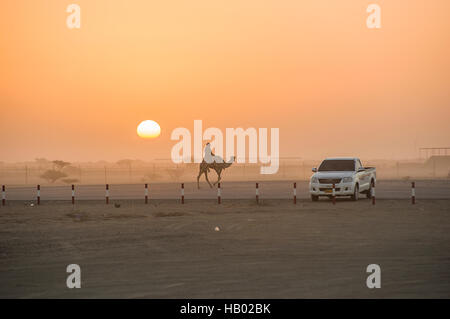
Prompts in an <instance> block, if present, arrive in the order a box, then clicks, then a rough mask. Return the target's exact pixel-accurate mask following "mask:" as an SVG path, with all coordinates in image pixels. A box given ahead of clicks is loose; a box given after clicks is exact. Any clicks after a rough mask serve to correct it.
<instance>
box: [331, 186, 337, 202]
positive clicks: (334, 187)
mask: <svg viewBox="0 0 450 319" xmlns="http://www.w3.org/2000/svg"><path fill="white" fill-rule="evenodd" d="M332 201H333V205H336V185H335V184H333V193H332Z"/></svg>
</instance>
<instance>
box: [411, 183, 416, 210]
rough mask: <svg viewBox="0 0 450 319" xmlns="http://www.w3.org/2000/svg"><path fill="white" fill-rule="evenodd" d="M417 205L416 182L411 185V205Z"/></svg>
mask: <svg viewBox="0 0 450 319" xmlns="http://www.w3.org/2000/svg"><path fill="white" fill-rule="evenodd" d="M415 203H416V182H412V183H411V204H413V205H414V204H415Z"/></svg>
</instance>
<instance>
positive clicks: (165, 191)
mask: <svg viewBox="0 0 450 319" xmlns="http://www.w3.org/2000/svg"><path fill="white" fill-rule="evenodd" d="M201 186H202V188H201V189H200V190H198V189H197V185H196V184H195V183H185V198H186V199H213V198H216V197H217V190H216V189H210V188H209V186H208V185H207V184H206V183H202V184H201ZM259 192H260V198H262V199H263V198H270V199H274V198H280V199H281V198H292V183H291V182H288V181H270V182H269V181H267V182H263V183H259ZM6 193H7V194H6V196H7V200H34V199H36V187H14V186H11V187H8V186H7V192H6ZM376 195H377V198H378V199H384V198H386V199H395V198H409V197H410V196H411V183H410V182H408V181H391V180H389V181H383V180H381V181H378V182H377V189H376ZM75 196H76V199H77V200H94V199H102V198H104V197H105V185H77V186H76V194H75ZM254 196H255V183H253V182H224V183H222V198H224V199H227V198H228V199H245V198H253V197H254ZM143 197H144V185H143V184H140V185H137V184H122V185H110V199H111V200H114V199H139V198H143ZM149 197H150V199H151V198H155V199H177V198H180V183H156V184H149ZM297 197H298V198H309V193H308V182H306V181H301V182H297ZM416 197H417V199H420V198H423V199H450V180H435V181H418V182H416ZM70 198H71V187H70V186H45V185H43V186H41V200H70Z"/></svg>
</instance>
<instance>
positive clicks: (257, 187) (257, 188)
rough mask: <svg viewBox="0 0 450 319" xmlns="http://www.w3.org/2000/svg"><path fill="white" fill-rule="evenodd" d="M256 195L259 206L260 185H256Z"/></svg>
mask: <svg viewBox="0 0 450 319" xmlns="http://www.w3.org/2000/svg"><path fill="white" fill-rule="evenodd" d="M255 193H256V204H258V203H259V184H258V183H256V190H255Z"/></svg>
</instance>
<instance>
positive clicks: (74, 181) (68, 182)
mask: <svg viewBox="0 0 450 319" xmlns="http://www.w3.org/2000/svg"><path fill="white" fill-rule="evenodd" d="M62 181H63V182H64V183H66V184H75V183H78V182H79V180H78V179H76V178H65V179H63V180H62Z"/></svg>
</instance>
